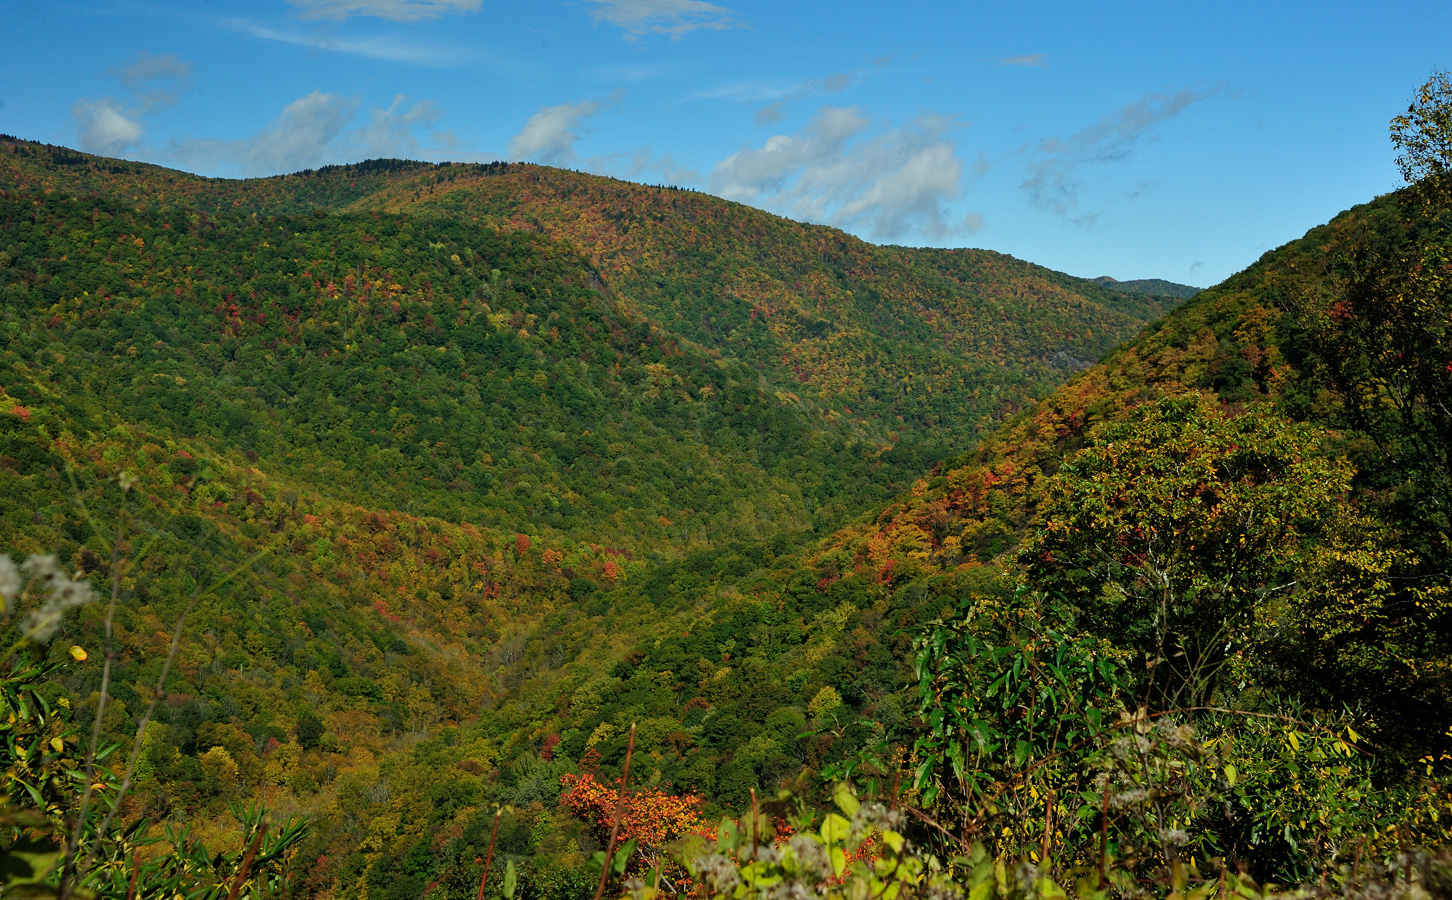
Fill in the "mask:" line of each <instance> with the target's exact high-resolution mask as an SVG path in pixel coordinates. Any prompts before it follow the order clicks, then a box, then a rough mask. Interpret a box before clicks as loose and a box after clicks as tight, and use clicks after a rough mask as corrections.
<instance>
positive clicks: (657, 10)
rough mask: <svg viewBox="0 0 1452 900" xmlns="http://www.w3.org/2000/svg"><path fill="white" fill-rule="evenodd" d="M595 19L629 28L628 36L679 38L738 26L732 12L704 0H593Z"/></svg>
mask: <svg viewBox="0 0 1452 900" xmlns="http://www.w3.org/2000/svg"><path fill="white" fill-rule="evenodd" d="M589 2H590V3H592V4H593V5H594V6H593V9H592V10H591V15H592V16H593V17H594V19H595V22H596V23H597V24H598V23H600V22H609V23H610V24H611V25H615V26H617V27H619V28H623V29H625V39H626V40H627V41H635V40H639V39H640V38H642V37H644V36H646V35H648V34H668V35H670V36H671V38H672V39H676V40H679V39H680V38H682V37H684V36H685V35H687V34H689V33H690V32H692V31H697V30H699V29H702V28H704V29H707V30H711V31H720V30H724V29H727V28H738V27H740V24H739V23H738V22H737V21H736V20H735V19H734V18H733V17H732V15H733V14H732V12H731V10H729V9H726V8H725V7H723V6H717V5H716V4H714V3H706V2H704V0H589Z"/></svg>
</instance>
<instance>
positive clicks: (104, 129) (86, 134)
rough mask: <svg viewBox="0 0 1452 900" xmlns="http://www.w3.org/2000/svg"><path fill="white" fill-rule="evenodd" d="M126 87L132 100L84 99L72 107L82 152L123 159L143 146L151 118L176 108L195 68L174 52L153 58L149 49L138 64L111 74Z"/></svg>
mask: <svg viewBox="0 0 1452 900" xmlns="http://www.w3.org/2000/svg"><path fill="white" fill-rule="evenodd" d="M110 74H111V75H113V76H114V77H115V78H116V79H117V80H119V81H120V82H121V83H122V84H123V85H125V87H126V90H127V92H128V93H129V94H130V98H129V100H124V101H123V100H119V99H117V98H115V97H102V98H101V99H99V100H92V99H90V98H82V99H80V100H77V101H76V103H75V104H74V105H72V106H71V117H72V118H73V119H74V120H75V123H76V142H77V144H78V145H79V146H80V148H81V149H82V150H85V151H87V152H88V153H97V154H100V155H103V156H122V155H125V154H127V153H130V152H132V151H134V150H136V149H138V147H139V146H140V145H141V143H142V137H143V136H144V135H145V132H146V127H145V124H144V122H143V119H145V118H146V117H147V116H149V115H151V114H152V113H154V112H157V111H158V110H161V109H164V108H166V107H168V106H172V105H173V104H175V103H176V102H177V98H178V97H179V96H180V95H181V92H182V91H184V90H186V88H187V86H188V85H190V84H191V78H192V67H191V65H190V64H188V63H187V62H186V61H184V60H182V59H181V58H180V57H177V56H175V55H173V54H170V53H165V54H162V55H160V56H153V55H151V54H150V53H147V52H146V51H145V50H143V51H141V53H139V54H138V55H137V57H136V61H135V62H133V63H131V64H130V65H127V66H121V67H118V68H115V69H112V70H111V72H110Z"/></svg>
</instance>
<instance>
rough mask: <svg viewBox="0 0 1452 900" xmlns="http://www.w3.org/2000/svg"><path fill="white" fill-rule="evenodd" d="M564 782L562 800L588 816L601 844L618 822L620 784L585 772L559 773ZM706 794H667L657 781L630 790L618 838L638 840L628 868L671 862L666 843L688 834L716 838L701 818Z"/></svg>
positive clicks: (580, 815)
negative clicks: (598, 778)
mask: <svg viewBox="0 0 1452 900" xmlns="http://www.w3.org/2000/svg"><path fill="white" fill-rule="evenodd" d="M560 784H561V786H562V787H563V788H564V791H563V793H561V794H560V804H561V805H562V806H564V807H565V809H568V810H569V811H570V813H571V814H573V815H574V816H575V817H577V818H579V819H581V820H583V821H585V822H587V823H588V824H589V825H590V828H591V830H592V831H593V832H594V833H595V836H596V837H597V838H598V839H599V841H600V843H601V844H602V845H603V844H604V843H605V841H606V839H607V838H608V836H609V834H610V829H611V827H612V826H613V825H614V824H615V807H616V802H617V799H618V797H619V784H618V783H617V784H611V785H605V784H601V783H600V782H599V781H596V780H595V776H593V775H591V774H590V773H588V772H586V773H585V774H583V775H574V774H565V775H563V776H561V778H560ZM704 802H705V801H704V799H703V798H702V797H701V796H700V795H699V794H683V795H679V796H677V795H675V794H667V793H665V792H664V791H661V790H657V789H656V788H653V787H639V788H632V789H630V790H628V791H627V792H626V794H625V803H624V806H623V807H622V809H621V811H620V834H619V842H620V843H625V842H628V841H631V840H634V841H636V842H637V847H638V849H639V855H638V856H637V857H636V858H635V859H634V860H632V861H631V864H630V869H631V870H632V871H635V872H640V871H645V870H646V869H649V868H652V867H654V866H655V865H656V864H658V863H662V862H668V859H667V857H666V855H665V854H664V852H663V847H664V845H665V844H666V843H667V842H669V841H673V840H676V839H677V838H681V837H684V836H686V835H688V834H699V835H702V836H704V837H707V838H709V839H711V840H715V838H716V834H715V830H714V829H712V828H710V827H709V826H708V825H707V824H706V823H705V821H704V820H703V819H702V818H701V805H702V804H703V803H704Z"/></svg>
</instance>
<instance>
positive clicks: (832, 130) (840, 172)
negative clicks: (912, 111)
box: [711, 106, 982, 240]
mask: <svg viewBox="0 0 1452 900" xmlns="http://www.w3.org/2000/svg"><path fill="white" fill-rule="evenodd" d="M870 127H871V123H870V122H869V121H868V120H867V119H866V118H865V117H864V116H863V115H862V114H861V112H859V111H858V110H857V109H855V108H851V107H832V106H827V107H823V108H822V109H819V110H818V111H817V113H816V115H814V116H813V117H812V120H811V122H810V123H808V125H807V126H806V128H804V129H803V130H802V131H800V132H797V133H796V134H792V135H776V136H774V137H771V138H769V139H767V141H766V143H765V144H763V145H762V146H761V147H760V148H759V149H743V150H741V151H740V152H737V153H734V154H732V155H731V156H729V157H727V158H726V159H723V160H721V162H719V163H717V164H716V168H715V170H714V171H713V172H712V176H711V187H712V190H713V191H714V192H715V193H717V194H719V195H721V196H722V197H725V198H727V199H729V200H739V201H741V202H743V203H750V204H753V205H756V206H764V207H766V208H768V209H774V210H778V211H781V212H783V213H785V214H787V215H790V216H793V217H795V218H799V219H804V220H807V221H812V222H826V223H828V224H831V225H836V226H839V227H842V228H849V229H856V230H862V231H865V232H866V233H867V234H869V235H871V236H872V237H874V238H876V239H880V240H896V239H900V238H903V237H907V236H909V235H914V234H916V235H921V236H924V237H928V238H931V239H942V238H946V237H949V236H951V235H954V234H959V233H962V232H964V231H976V230H977V229H978V228H980V227H982V219H981V217H979V216H977V215H969V216H965V217H964V218H962V219H959V220H957V221H953V220H952V219H951V217H950V214H949V211H948V205H949V204H950V203H951V202H952V201H953V200H955V199H956V198H957V196H958V193H959V190H960V186H961V182H962V177H963V163H962V161H961V160H960V159H959V158H958V151H957V148H956V147H955V146H954V145H953V143H952V141H950V140H948V138H947V134H948V132H949V131H950V130H952V129H953V128H954V127H956V126H955V123H953V122H952V121H951V120H949V119H945V118H942V117H939V116H923V117H920V118H919V119H917V120H916V121H914V122H913V123H912V124H910V125H909V126H907V127H904V128H896V129H888V130H886V131H884V132H882V133H881V134H878V135H876V136H874V137H868V136H867V132H868V131H869V129H870Z"/></svg>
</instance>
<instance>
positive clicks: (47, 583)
mask: <svg viewBox="0 0 1452 900" xmlns="http://www.w3.org/2000/svg"><path fill="white" fill-rule="evenodd" d="M21 568H22V569H24V570H25V573H26V574H27V575H29V576H30V578H31V581H32V582H34V583H36V584H38V585H39V586H40V587H41V588H42V589H44V590H45V591H47V592H48V593H49V594H50V596H49V597H47V598H46V600H45V603H44V604H43V605H42V606H41V607H40V608H39V609H33V610H31V611H30V614H29V615H28V616H26V619H25V633H26V636H27V637H29V638H30V639H31V640H34V641H37V642H39V643H42V644H43V643H45V642H46V641H48V640H50V639H51V637H53V636H54V635H55V630H56V629H57V628H59V627H60V623H61V619H62V618H64V617H65V614H66V610H69V609H73V608H75V607H77V606H84V605H85V604H87V603H90V602H91V601H92V600H93V599H95V595H94V593H93V592H92V590H91V585H90V583H89V582H87V581H83V580H81V579H76V580H72V579H71V578H69V577H68V576H67V575H66V574H65V573H64V572H62V571H61V569H60V567H59V566H57V565H56V561H55V557H54V556H39V555H37V556H32V557H30V558H29V559H27V560H26V561H25V562H24V564H22V565H21Z"/></svg>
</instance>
